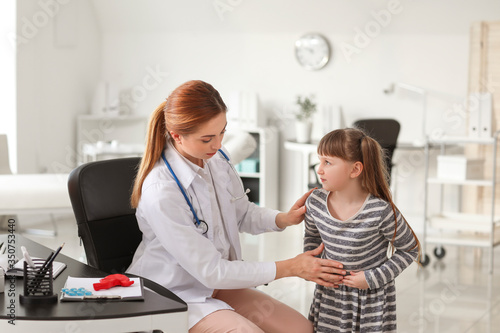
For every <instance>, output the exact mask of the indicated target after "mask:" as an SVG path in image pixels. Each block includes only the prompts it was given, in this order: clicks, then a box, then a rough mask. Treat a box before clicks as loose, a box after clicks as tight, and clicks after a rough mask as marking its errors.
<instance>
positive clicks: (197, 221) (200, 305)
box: [128, 81, 345, 333]
mask: <svg viewBox="0 0 500 333" xmlns="http://www.w3.org/2000/svg"><path fill="white" fill-rule="evenodd" d="M226 111H227V108H226V105H225V104H224V102H223V100H222V98H221V97H220V95H219V93H218V91H217V90H215V89H214V88H213V87H212V86H211V85H210V84H208V83H205V82H203V81H188V82H186V83H184V84H182V85H181V86H179V87H178V88H176V89H175V90H174V91H173V92H172V93H171V94H170V96H169V97H168V98H167V100H166V102H163V103H162V104H161V105H160V106H159V107H158V108H157V109H156V110H155V112H154V114H153V115H152V117H151V120H150V123H149V128H148V133H147V143H146V149H145V152H144V155H143V158H142V162H141V165H140V167H139V170H138V173H137V177H136V180H135V184H134V189H133V193H132V197H131V203H132V206H133V207H135V208H136V216H137V221H138V223H139V227H140V229H141V231H142V233H143V236H142V242H141V243H140V245H139V247H138V248H137V251H136V253H135V255H134V259H133V261H132V264H131V265H130V267H129V268H128V272H130V273H134V274H139V275H142V276H145V277H147V278H149V279H151V280H154V281H156V282H157V283H160V284H162V285H163V286H165V287H166V288H168V289H170V290H171V291H172V292H174V293H175V294H176V295H177V296H179V297H180V298H182V299H183V300H184V301H185V302H186V303H187V304H188V318H189V327H190V330H189V332H190V333H195V332H287V333H290V332H297V333H299V332H300V333H305V332H312V331H313V329H312V325H311V323H310V322H309V321H308V320H307V319H306V318H305V317H303V316H302V315H301V314H300V313H298V312H296V311H295V310H293V309H292V308H290V307H288V306H287V305H285V304H283V303H281V302H279V301H277V300H275V299H273V298H272V297H270V296H268V295H266V294H265V293H262V292H260V291H258V290H256V289H255V288H254V287H255V286H259V285H262V284H266V283H269V282H271V281H273V280H275V279H279V278H283V277H288V276H298V277H301V278H304V279H306V280H310V281H313V282H316V283H318V284H320V285H323V286H327V287H335V286H337V285H338V284H339V282H341V281H342V275H339V274H345V272H344V271H343V270H342V265H341V264H339V263H338V262H335V261H330V260H326V259H320V258H317V257H316V256H318V255H319V254H320V253H321V252H322V249H323V246H322V245H321V246H320V247H318V248H317V249H315V250H313V251H309V252H305V253H302V254H299V255H298V256H296V257H295V258H292V259H288V260H283V261H278V262H247V261H242V260H241V249H240V242H239V236H238V233H239V232H247V233H251V234H259V233H262V232H266V231H280V230H283V229H284V228H286V227H287V226H290V225H295V224H299V223H300V222H301V221H302V220H303V217H304V213H305V206H304V203H305V200H306V198H307V196H308V195H309V193H307V194H305V195H304V196H303V197H302V198H300V199H299V200H298V201H297V202H296V203H295V204H294V206H293V207H292V208H291V209H290V211H289V212H287V213H283V212H279V211H276V210H272V209H268V208H263V207H259V206H257V205H255V204H253V203H251V202H250V201H249V200H248V197H247V196H246V193H245V192H244V190H243V185H242V183H241V179H240V178H239V176H238V175H237V174H236V172H235V171H234V168H233V166H232V165H231V162H230V161H229V154H228V152H227V151H225V150H224V148H223V147H222V146H221V141H222V138H223V136H224V132H225V129H226V124H227V122H226Z"/></svg>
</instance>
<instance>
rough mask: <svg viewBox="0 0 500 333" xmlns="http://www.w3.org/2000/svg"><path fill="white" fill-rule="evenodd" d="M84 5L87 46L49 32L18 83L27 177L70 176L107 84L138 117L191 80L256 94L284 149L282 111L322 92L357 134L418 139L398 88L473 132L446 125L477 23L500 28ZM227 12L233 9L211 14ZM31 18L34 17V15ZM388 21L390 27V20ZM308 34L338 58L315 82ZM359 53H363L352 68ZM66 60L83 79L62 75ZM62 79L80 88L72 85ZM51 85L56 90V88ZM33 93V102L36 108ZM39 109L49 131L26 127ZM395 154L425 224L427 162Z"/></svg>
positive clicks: (478, 12) (416, 106) (435, 116)
mask: <svg viewBox="0 0 500 333" xmlns="http://www.w3.org/2000/svg"><path fill="white" fill-rule="evenodd" d="M74 1H75V2H77V3H78V6H79V9H80V11H79V12H78V17H79V23H78V27H79V28H81V29H80V30H79V34H81V35H79V37H81V39H79V43H78V44H77V46H75V47H73V48H72V49H70V50H61V49H56V48H54V47H53V45H52V44H51V33H50V29H51V28H49V29H45V30H44V31H41V32H40V34H39V35H40V36H39V37H37V39H36V42H34V43H30V45H29V46H30V47H31V49H30V53H29V55H26V54H25V55H24V56H21V57H20V59H21V63H22V66H27V67H23V68H24V70H22V71H20V75H19V77H20V78H21V79H22V82H20V83H19V87H20V92H19V94H20V95H22V96H23V101H22V105H19V113H20V119H21V118H22V119H23V120H22V124H23V125H21V126H20V127H19V128H20V135H21V137H24V136H26V135H27V134H28V133H30V134H32V135H35V137H36V138H37V139H36V140H34V141H33V140H30V141H28V142H24V143H23V144H22V145H20V146H19V152H20V156H22V158H21V157H20V165H22V166H23V170H35V171H44V170H46V169H49V170H50V166H51V165H52V164H53V163H54V162H57V163H62V164H65V163H66V165H67V162H66V161H68V158H67V152H66V151H67V149H68V145H71V147H74V142H73V141H72V140H73V133H72V132H71V130H68V129H70V128H74V115H75V114H76V113H88V112H89V108H88V105H89V102H90V98H91V92H92V83H93V81H95V79H96V77H97V76H98V73H99V74H100V78H101V79H105V80H112V81H114V82H118V83H119V85H120V87H121V88H122V89H130V90H131V91H132V94H129V100H128V102H127V103H128V105H129V106H133V109H134V110H133V112H134V113H138V114H150V113H151V112H152V111H153V110H154V108H155V107H156V106H157V105H158V104H159V103H161V101H163V100H164V98H165V97H167V96H168V94H169V92H170V91H171V90H172V89H173V88H175V87H176V86H177V85H179V84H180V83H182V82H184V81H186V80H190V79H202V80H206V81H208V82H210V83H212V84H213V85H214V86H215V87H216V88H217V89H219V90H220V92H221V93H222V95H223V97H224V96H228V95H229V94H230V93H231V92H232V91H233V90H252V91H256V92H257V93H258V95H259V102H260V106H261V107H262V108H263V109H264V110H265V112H266V114H267V115H268V117H269V118H270V119H273V120H272V123H273V124H274V125H277V126H278V127H280V129H281V130H282V137H281V138H280V147H283V144H282V142H283V140H284V139H286V138H293V136H294V133H293V126H292V121H291V120H290V119H289V115H286V113H287V112H289V111H290V110H291V109H292V108H293V103H294V100H295V96H296V95H297V94H309V93H314V94H315V96H316V100H317V102H318V104H319V106H320V109H323V108H325V107H334V108H337V107H339V106H341V107H342V109H343V110H344V113H345V116H346V120H347V123H348V124H349V123H351V122H352V121H353V120H354V119H357V118H360V117H372V116H373V117H382V116H391V117H396V118H397V119H399V120H400V121H401V123H402V126H403V129H402V133H401V139H402V140H403V141H413V140H414V139H415V138H416V136H418V135H420V133H421V129H420V123H421V120H420V119H421V118H420V117H421V115H420V114H421V102H420V100H419V99H418V96H417V97H416V96H411V95H408V94H405V93H401V92H400V93H397V94H395V95H393V96H388V95H385V94H383V93H382V91H383V90H384V89H386V88H387V87H388V86H389V85H390V83H392V82H405V83H409V84H413V85H416V86H419V87H423V88H425V89H426V90H428V92H429V105H428V109H429V125H428V130H433V129H435V128H446V129H447V130H450V129H452V130H453V131H455V132H460V131H461V130H462V128H463V123H462V122H460V121H459V124H458V125H459V126H457V128H450V125H453V127H455V125H457V123H456V122H450V121H449V120H446V119H443V114H447V115H448V116H449V113H450V112H451V111H450V110H453V106H457V105H460V104H461V103H462V102H463V99H464V98H465V94H466V91H467V73H468V40H469V36H468V34H469V27H470V24H471V23H472V22H474V21H478V20H498V19H500V3H499V2H497V1H491V0H482V1H472V0H470V1H469V0H467V1H466V0H463V1H459V2H457V1H450V0H443V1H439V2H438V3H437V2H435V1H430V0H423V1H418V2H417V1H410V0H401V1H396V0H389V1H382V0H371V1H363V2H346V1H340V0H328V1H327V0H318V1H314V2H311V1H306V0H295V1H293V2H290V1H284V0H273V1H264V0H255V1H224V0H220V1H201V0H190V1H183V2H179V1H160V0H150V1H147V2H144V1H138V0H120V1H118V0H106V1H101V0H95V1H91V2H88V1H84V0H74ZM221 3H224V4H226V5H227V6H225V7H220V6H219V7H217V6H214V4H219V5H220V4H221ZM90 4H93V6H91V5H90ZM92 8H95V14H94V13H93V12H92ZM221 8H223V9H221ZM26 10H31V11H33V10H36V5H33V6H31V7H30V8H27V9H26ZM389 10H392V11H393V14H391V16H390V18H389V17H387V16H386V18H385V19H384V18H381V16H380V15H382V13H387V11H389ZM376 17H378V18H376ZM96 21H98V22H99V25H100V26H101V30H102V31H99V29H98V28H97V23H96ZM367 29H368V31H369V32H370V34H371V37H370V38H365V39H363V38H362V37H363V36H362V35H361V33H360V31H367ZM369 29H371V30H369ZM311 31H316V32H319V33H322V34H323V35H325V36H326V37H327V38H328V39H329V41H330V43H331V44H332V48H333V59H332V61H331V63H329V64H328V65H327V66H326V67H325V68H324V69H322V70H320V71H317V72H308V71H305V70H304V69H302V68H301V67H300V66H299V65H298V64H297V62H296V60H295V58H294V53H293V49H294V41H295V40H296V39H297V38H298V37H300V36H301V35H302V34H304V33H307V32H311ZM47 44H48V45H47ZM349 46H351V50H352V47H356V48H357V49H358V51H359V52H358V53H354V54H352V55H351V56H350V57H348V56H347V55H346V54H347V51H346V50H348V49H349ZM68 53H69V54H68ZM67 56H70V57H71V58H72V59H73V61H75V62H76V63H78V64H79V66H78V68H74V67H73V66H71V65H69V64H67V63H63V64H62V67H57V66H56V65H57V64H58V63H59V62H62V61H63V60H64V59H66V58H65V57H67ZM61 68H62V69H61ZM97 68H99V70H98V69H97ZM96 71H97V72H98V73H97V72H96ZM61 74H64V75H65V76H66V77H67V78H71V80H70V82H71V85H68V81H64V80H62V79H60V78H59V76H60V75H61ZM54 82H56V83H57V88H56V89H49V88H50V86H51V85H52V84H53V83H54ZM66 86H68V88H69V90H67V89H63V88H66ZM38 89H41V90H42V91H43V93H41V92H38V91H37V90H38ZM33 92H35V94H34V95H35V96H37V99H33V98H31V94H32V93H33ZM61 96H62V97H61ZM41 97H44V98H41ZM55 97H58V98H55ZM36 103H38V105H36V106H37V107H35V104H36ZM55 110H57V111H55ZM33 112H35V117H36V118H35V119H37V121H36V122H37V123H38V124H43V125H45V126H31V125H25V124H26V123H25V120H26V118H30V117H33V116H32V113H33ZM57 119H61V121H62V123H63V124H64V125H63V126H58V130H59V132H56V131H53V130H52V128H51V127H50V126H49V129H47V125H50V124H52V123H54V122H55V121H56V120H57ZM316 120H317V126H316V132H315V136H316V137H320V136H321V135H322V134H323V132H322V128H323V127H322V126H320V125H321V118H320V116H319V115H318V116H317V119H316ZM410 154H414V153H410ZM418 154H420V155H419V156H420V157H421V153H418ZM418 154H417V155H418ZM399 155H400V156H399V157H398V158H399V159H401V160H402V165H405V166H409V167H410V168H414V170H415V171H414V172H407V170H408V169H409V168H408V167H405V169H404V171H405V175H403V176H402V177H401V179H400V185H401V186H400V187H399V191H400V192H399V193H400V194H401V200H402V202H398V204H399V206H400V207H401V208H402V210H403V212H406V214H407V215H408V214H412V213H413V212H415V213H419V212H421V202H422V197H421V196H422V190H423V187H422V186H420V185H421V184H422V183H423V179H422V177H421V176H420V174H419V173H418V172H419V171H418V170H420V169H421V168H420V169H419V167H420V166H421V164H419V163H421V161H422V160H421V159H420V160H418V158H419V156H416V157H415V156H413V155H409V154H408V153H400V154H399ZM280 157H281V158H280V165H279V168H280V172H279V174H280V194H281V195H280V207H279V208H281V209H288V207H289V206H290V205H291V204H292V203H293V201H294V200H295V199H296V197H298V195H299V194H300V193H301V184H300V181H298V177H297V175H298V174H299V172H300V170H299V166H300V163H299V162H298V161H297V158H298V155H297V153H294V152H290V151H286V150H284V148H281V152H280ZM410 188H411V191H409V190H408V189H410ZM408 211H410V212H408Z"/></svg>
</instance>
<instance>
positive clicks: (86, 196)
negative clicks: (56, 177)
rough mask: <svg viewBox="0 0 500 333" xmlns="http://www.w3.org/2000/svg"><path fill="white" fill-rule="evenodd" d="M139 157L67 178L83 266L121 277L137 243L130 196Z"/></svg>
mask: <svg viewBox="0 0 500 333" xmlns="http://www.w3.org/2000/svg"><path fill="white" fill-rule="evenodd" d="M139 162H140V158H139V157H129V158H118V159H110V160H102V161H96V162H90V163H86V164H82V165H80V166H79V167H77V168H75V169H74V170H73V171H72V172H71V173H70V175H69V179H68V191H69V196H70V199H71V205H72V207H73V212H74V213H75V218H76V223H77V225H78V235H79V236H80V237H81V239H82V242H83V246H84V248H85V254H86V255H87V262H88V264H89V265H91V266H94V267H96V268H98V269H100V270H102V271H105V272H109V273H123V272H124V271H125V270H126V269H127V268H128V266H129V265H130V263H131V262H132V258H133V256H134V253H135V250H136V249H137V246H138V245H139V243H140V242H141V239H142V233H141V231H140V229H139V227H138V225H137V220H136V218H135V209H133V208H131V206H130V195H131V193H132V187H133V182H134V179H135V176H136V173H137V168H138V166H139Z"/></svg>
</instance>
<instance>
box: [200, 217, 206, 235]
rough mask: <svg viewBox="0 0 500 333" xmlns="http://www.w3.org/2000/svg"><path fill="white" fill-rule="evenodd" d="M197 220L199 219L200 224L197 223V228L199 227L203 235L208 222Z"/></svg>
mask: <svg viewBox="0 0 500 333" xmlns="http://www.w3.org/2000/svg"><path fill="white" fill-rule="evenodd" d="M199 221H200V224H198V228H200V229H201V233H202V234H203V235H204V234H206V233H207V231H208V224H207V222H205V221H203V220H199Z"/></svg>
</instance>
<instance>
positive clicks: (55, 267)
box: [5, 257, 66, 279]
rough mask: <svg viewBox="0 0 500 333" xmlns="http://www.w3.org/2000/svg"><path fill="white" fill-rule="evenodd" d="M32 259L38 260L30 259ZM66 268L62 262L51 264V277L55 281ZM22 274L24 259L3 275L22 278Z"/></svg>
mask: <svg viewBox="0 0 500 333" xmlns="http://www.w3.org/2000/svg"><path fill="white" fill-rule="evenodd" d="M32 258H33V259H39V258H35V257H32ZM65 268H66V264H65V263H63V262H59V261H54V262H52V277H53V278H54V279H55V278H56V277H57V276H58V275H59V274H61V272H62V271H64V269H65ZM23 273H24V258H22V259H21V260H19V261H18V262H16V264H15V265H14V266H13V267H12V268H11V269H9V270H7V272H6V273H5V275H11V276H23Z"/></svg>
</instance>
